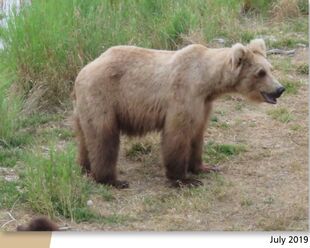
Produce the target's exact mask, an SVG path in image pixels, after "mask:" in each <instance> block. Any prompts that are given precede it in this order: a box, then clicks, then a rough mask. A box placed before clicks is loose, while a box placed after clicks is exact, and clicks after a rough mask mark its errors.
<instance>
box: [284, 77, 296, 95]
mask: <svg viewBox="0 0 310 248" xmlns="http://www.w3.org/2000/svg"><path fill="white" fill-rule="evenodd" d="M280 82H281V84H282V85H283V86H284V87H285V94H293V95H296V94H297V93H298V89H299V88H300V86H301V83H300V81H294V80H290V79H283V80H280Z"/></svg>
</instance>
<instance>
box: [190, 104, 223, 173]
mask: <svg viewBox="0 0 310 248" xmlns="http://www.w3.org/2000/svg"><path fill="white" fill-rule="evenodd" d="M211 109H212V104H211V103H209V104H207V105H205V111H204V112H205V118H204V119H203V121H202V122H200V124H199V125H197V128H196V129H195V130H194V131H195V133H194V135H193V137H192V138H191V148H190V149H191V150H190V158H189V165H188V171H189V172H191V173H193V174H200V173H210V172H219V171H220V169H219V168H218V167H217V166H214V165H208V164H204V163H203V161H202V153H203V134H204V131H205V126H206V122H207V119H208V118H209V115H210V113H211Z"/></svg>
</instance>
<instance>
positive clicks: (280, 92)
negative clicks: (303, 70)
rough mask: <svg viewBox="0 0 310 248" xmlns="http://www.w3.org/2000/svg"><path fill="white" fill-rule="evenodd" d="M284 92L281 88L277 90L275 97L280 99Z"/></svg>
mask: <svg viewBox="0 0 310 248" xmlns="http://www.w3.org/2000/svg"><path fill="white" fill-rule="evenodd" d="M284 91H285V88H284V87H283V86H281V87H279V88H277V90H276V97H277V98H278V97H280V96H281V95H282V93H283V92H284Z"/></svg>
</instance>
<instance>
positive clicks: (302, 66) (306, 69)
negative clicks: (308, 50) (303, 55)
mask: <svg viewBox="0 0 310 248" xmlns="http://www.w3.org/2000/svg"><path fill="white" fill-rule="evenodd" d="M296 71H297V72H298V73H300V74H305V75H308V74H309V65H308V64H307V63H304V64H300V65H298V66H297V68H296Z"/></svg>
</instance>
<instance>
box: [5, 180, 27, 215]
mask: <svg viewBox="0 0 310 248" xmlns="http://www.w3.org/2000/svg"><path fill="white" fill-rule="evenodd" d="M19 187H20V185H19V183H18V182H7V181H5V180H4V179H2V178H0V195H1V197H0V209H11V208H12V207H13V205H14V203H15V202H16V201H17V200H18V199H19V198H20V197H21V196H22V193H21V192H20V191H19V190H18V188H19Z"/></svg>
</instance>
